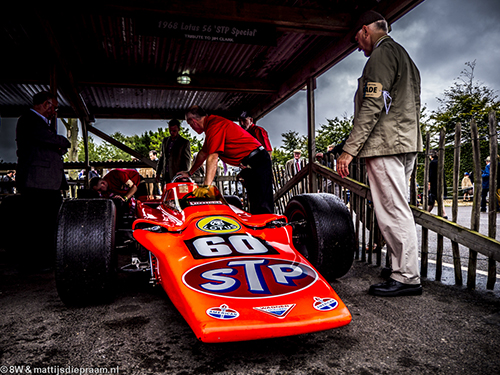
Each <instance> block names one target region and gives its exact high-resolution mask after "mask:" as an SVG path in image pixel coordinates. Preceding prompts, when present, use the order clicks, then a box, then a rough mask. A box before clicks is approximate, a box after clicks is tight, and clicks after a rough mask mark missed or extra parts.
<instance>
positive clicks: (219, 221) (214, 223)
mask: <svg viewBox="0 0 500 375" xmlns="http://www.w3.org/2000/svg"><path fill="white" fill-rule="evenodd" d="M196 226H197V227H198V229H200V230H202V231H204V232H208V233H231V232H236V231H237V230H240V229H241V225H240V224H239V223H238V222H237V221H236V220H233V219H231V218H229V217H224V216H208V217H206V218H204V219H201V220H199V221H198V222H197V223H196Z"/></svg>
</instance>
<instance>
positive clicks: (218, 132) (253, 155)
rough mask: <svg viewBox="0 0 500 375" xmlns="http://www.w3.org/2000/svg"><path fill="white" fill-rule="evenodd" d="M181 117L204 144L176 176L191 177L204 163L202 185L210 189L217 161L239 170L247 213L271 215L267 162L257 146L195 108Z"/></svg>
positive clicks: (224, 121) (229, 124)
mask: <svg viewBox="0 0 500 375" xmlns="http://www.w3.org/2000/svg"><path fill="white" fill-rule="evenodd" d="M185 116H186V121H187V123H188V124H189V126H191V128H193V130H194V131H195V132H197V133H198V134H201V133H203V132H204V133H205V143H204V144H203V147H202V149H201V150H200V151H199V152H198V155H197V156H196V159H195V161H194V163H193V165H192V166H191V169H190V170H189V171H183V172H180V173H179V174H180V175H182V176H184V177H190V176H192V175H193V173H194V172H196V170H197V169H198V168H200V167H201V165H202V164H203V162H205V160H206V161H207V163H206V172H205V180H204V184H205V185H206V186H208V185H211V184H212V182H213V180H214V177H215V173H216V169H217V161H218V159H219V157H220V158H221V159H222V161H224V162H225V163H227V164H229V165H233V166H240V167H241V168H242V171H241V172H240V176H241V177H242V178H243V180H244V181H245V186H246V188H247V191H248V200H249V202H250V212H251V213H252V214H265V213H273V212H274V202H273V191H272V170H271V158H270V156H269V153H268V152H267V151H266V150H265V148H264V147H263V146H262V145H261V144H260V142H259V141H258V140H257V139H255V138H254V137H253V136H252V135H250V133H248V132H247V131H246V130H244V129H242V128H241V127H240V126H238V125H236V124H235V123H234V122H232V121H230V120H227V119H225V118H223V117H220V116H215V115H209V114H207V113H206V112H205V111H204V110H203V109H202V108H201V107H199V106H197V105H195V106H192V107H190V108H189V109H188V110H187V111H186V113H185Z"/></svg>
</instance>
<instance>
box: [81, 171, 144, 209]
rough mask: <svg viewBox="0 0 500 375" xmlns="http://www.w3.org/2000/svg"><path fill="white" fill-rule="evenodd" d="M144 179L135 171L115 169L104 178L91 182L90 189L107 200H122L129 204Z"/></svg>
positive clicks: (95, 178) (96, 178) (94, 179)
mask: <svg viewBox="0 0 500 375" xmlns="http://www.w3.org/2000/svg"><path fill="white" fill-rule="evenodd" d="M141 180H142V177H141V175H140V174H139V172H137V171H136V170H134V169H113V170H112V171H110V172H109V173H108V174H106V175H105V176H104V177H103V178H99V177H94V178H93V179H92V180H90V188H91V189H94V190H96V191H97V192H99V194H100V195H101V196H103V197H106V198H120V199H121V200H123V201H125V202H127V201H128V200H129V199H130V198H132V196H133V195H134V194H135V193H136V192H137V189H138V186H139V184H140V183H141Z"/></svg>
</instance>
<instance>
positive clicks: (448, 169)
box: [417, 140, 490, 195]
mask: <svg viewBox="0 0 500 375" xmlns="http://www.w3.org/2000/svg"><path fill="white" fill-rule="evenodd" d="M479 148H480V153H481V155H480V160H481V170H483V169H484V167H485V166H486V162H485V161H484V159H486V157H487V156H488V155H489V154H490V144H489V141H487V140H482V141H480V142H479ZM454 153H455V145H449V146H446V147H445V151H444V174H445V182H446V186H447V187H448V191H449V192H450V193H449V194H448V195H451V191H452V187H453V171H454V168H455V162H454V160H455V156H454ZM426 154H428V153H425V152H423V153H420V154H419V155H418V169H417V183H418V184H419V186H421V187H422V186H423V183H424V163H425V157H426ZM465 172H469V173H472V174H473V173H474V156H473V154H472V143H465V144H462V145H461V146H460V170H459V173H458V179H459V181H458V188H459V189H460V188H461V182H462V178H463V177H464V173H465ZM479 172H481V171H479ZM472 179H473V175H471V180H472Z"/></svg>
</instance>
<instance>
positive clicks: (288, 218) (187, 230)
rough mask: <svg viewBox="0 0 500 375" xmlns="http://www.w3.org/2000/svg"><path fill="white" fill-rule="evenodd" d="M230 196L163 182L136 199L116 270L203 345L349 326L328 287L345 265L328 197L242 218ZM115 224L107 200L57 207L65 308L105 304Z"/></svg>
mask: <svg viewBox="0 0 500 375" xmlns="http://www.w3.org/2000/svg"><path fill="white" fill-rule="evenodd" d="M234 198H236V197H234V196H229V197H224V196H222V195H221V194H220V192H219V191H218V190H217V188H216V187H214V186H211V187H210V188H206V187H198V186H197V185H196V184H195V183H194V182H192V181H190V180H189V181H187V180H180V181H174V182H172V183H169V184H167V185H166V187H165V189H164V192H163V195H162V197H161V199H147V198H146V197H141V198H139V199H137V200H136V201H135V207H134V219H135V220H134V221H133V224H132V227H131V229H132V230H133V238H134V241H136V247H137V249H139V251H138V252H137V253H139V254H141V255H137V256H134V257H133V261H132V263H131V264H130V265H129V266H127V267H126V268H127V269H129V270H130V268H133V269H135V270H137V271H141V272H147V273H148V274H150V275H151V280H152V282H153V283H154V284H159V285H161V286H162V287H163V289H164V290H165V292H166V293H167V295H168V297H169V298H170V299H171V301H172V302H173V304H174V305H175V306H176V308H177V309H178V310H179V312H180V313H181V314H182V316H183V317H184V319H185V320H186V321H187V323H188V324H189V326H190V327H191V329H192V330H193V332H194V333H195V335H196V337H197V338H199V339H200V340H201V341H203V342H209V343H216V342H228V341H244V340H256V339H265V338H271V337H280V336H290V335H297V334H302V333H308V332H316V331H322V330H327V329H332V328H336V327H341V326H344V325H346V324H349V322H350V321H351V314H350V313H349V311H348V309H347V307H346V306H345V304H344V303H343V302H342V301H341V300H340V298H339V296H338V295H337V294H336V293H335V291H334V290H333V289H332V287H331V285H330V284H329V282H328V281H330V280H333V279H335V278H339V277H341V276H343V275H345V274H346V273H347V271H348V270H349V269H350V267H351V265H352V262H353V256H354V246H355V242H354V230H353V224H352V220H351V216H350V214H349V211H348V210H347V208H346V206H345V205H344V203H343V202H342V201H341V200H340V199H338V198H337V197H335V196H334V195H331V194H303V195H298V196H295V197H293V198H292V199H291V200H290V202H289V204H288V205H287V208H286V211H285V215H274V214H263V215H251V214H249V213H248V212H246V211H244V210H242V209H241V208H238V206H240V207H241V204H240V202H239V201H238V200H237V199H234ZM228 202H230V203H233V204H230V203H228ZM117 221H118V222H120V218H117V215H116V208H115V204H114V203H113V202H112V201H111V200H109V199H74V200H68V201H66V202H64V204H63V207H62V208H61V212H60V215H59V225H58V233H57V262H56V284H57V289H58V293H59V295H60V297H61V299H62V300H63V302H65V303H66V304H69V305H75V304H85V303H96V302H103V301H106V300H109V297H110V296H111V295H112V293H113V289H114V283H113V280H114V278H115V277H116V272H115V271H116V261H115V259H116V255H115V251H116V249H115V247H116V246H115V232H116V231H117V229H116V228H117V224H116V222H117Z"/></svg>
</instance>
